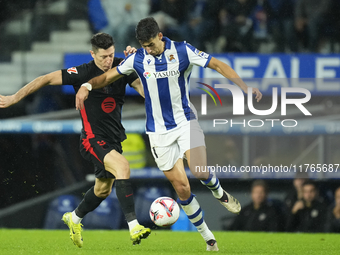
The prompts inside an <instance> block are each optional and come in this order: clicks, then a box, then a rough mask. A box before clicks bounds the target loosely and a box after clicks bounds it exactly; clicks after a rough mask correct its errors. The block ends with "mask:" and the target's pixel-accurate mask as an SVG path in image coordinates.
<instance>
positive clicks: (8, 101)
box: [0, 95, 17, 108]
mask: <svg viewBox="0 0 340 255" xmlns="http://www.w3.org/2000/svg"><path fill="white" fill-rule="evenodd" d="M15 103H17V102H16V100H15V96H14V95H11V96H3V95H0V108H7V107H9V106H11V105H13V104H15Z"/></svg>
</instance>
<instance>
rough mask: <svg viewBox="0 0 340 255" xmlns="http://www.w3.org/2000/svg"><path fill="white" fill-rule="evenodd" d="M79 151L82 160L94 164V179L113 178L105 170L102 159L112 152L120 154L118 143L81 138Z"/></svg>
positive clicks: (120, 146) (102, 139) (100, 139)
mask: <svg viewBox="0 0 340 255" xmlns="http://www.w3.org/2000/svg"><path fill="white" fill-rule="evenodd" d="M79 149H80V154H81V155H82V156H83V158H84V159H86V160H88V161H91V162H92V163H93V164H94V175H95V177H96V178H115V176H114V175H113V174H112V173H110V172H108V171H106V170H105V167H104V157H105V156H106V154H108V153H109V152H110V151H112V150H115V151H117V152H119V153H122V152H123V151H122V145H121V143H120V142H109V141H108V140H106V139H104V138H102V137H95V138H91V139H86V138H83V137H81V138H80V147H79Z"/></svg>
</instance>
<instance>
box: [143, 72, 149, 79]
mask: <svg viewBox="0 0 340 255" xmlns="http://www.w3.org/2000/svg"><path fill="white" fill-rule="evenodd" d="M143 75H144V77H145V78H146V79H149V78H150V77H151V73H149V72H144V73H143Z"/></svg>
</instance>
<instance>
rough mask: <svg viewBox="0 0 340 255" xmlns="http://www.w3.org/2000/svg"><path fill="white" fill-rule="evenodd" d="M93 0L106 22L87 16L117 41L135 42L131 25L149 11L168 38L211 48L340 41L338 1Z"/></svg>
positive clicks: (271, 48) (326, 47)
mask: <svg viewBox="0 0 340 255" xmlns="http://www.w3.org/2000/svg"><path fill="white" fill-rule="evenodd" d="M90 1H94V0H90ZM96 2H98V3H99V4H101V5H102V9H103V12H104V13H105V14H106V17H107V22H106V23H105V22H104V23H102V26H103V27H101V28H100V29H98V26H96V25H98V24H95V23H96V22H97V21H96V20H95V19H91V22H92V23H93V24H94V26H93V27H97V30H102V31H105V32H108V33H110V34H112V35H113V36H114V38H116V39H117V41H118V42H119V43H121V44H122V45H127V44H131V43H134V42H135V40H134V27H135V25H136V24H137V22H138V21H139V20H140V19H142V18H144V17H146V16H153V17H154V18H155V19H156V20H157V21H158V23H159V25H160V28H161V31H163V32H164V34H165V35H166V36H168V37H170V38H172V39H173V40H186V41H188V42H189V43H191V44H192V45H194V46H195V47H197V48H199V49H201V50H205V51H209V52H215V53H219V52H261V51H263V45H264V46H265V48H266V49H265V51H266V52H267V53H268V52H286V53H290V52H325V51H328V52H331V51H334V45H335V44H336V43H337V42H339V41H340V36H339V34H338V33H337V28H338V27H339V25H340V15H339V14H340V8H339V7H340V2H339V1H337V0H323V1H320V0H209V1H208V0H185V1H183V0H150V1H149V0H120V1H109V0H100V1H99V0H96ZM102 21H103V20H102V17H101V22H102ZM94 32H98V31H94ZM137 46H138V45H137ZM121 47H122V46H121ZM261 47H262V48H261Z"/></svg>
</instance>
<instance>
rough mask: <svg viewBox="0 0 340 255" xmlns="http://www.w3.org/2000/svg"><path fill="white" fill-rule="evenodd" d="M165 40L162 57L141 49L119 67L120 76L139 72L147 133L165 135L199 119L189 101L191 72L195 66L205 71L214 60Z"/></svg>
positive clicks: (197, 51) (194, 49)
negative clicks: (191, 120) (142, 88)
mask: <svg viewBox="0 0 340 255" xmlns="http://www.w3.org/2000/svg"><path fill="white" fill-rule="evenodd" d="M162 40H163V41H165V50H164V52H163V53H162V54H160V55H159V56H152V55H150V54H148V53H147V52H146V50H144V49H143V48H141V49H138V50H137V52H136V53H134V54H132V55H130V56H128V57H127V58H126V59H125V60H124V61H123V62H122V63H121V64H120V65H119V66H118V67H117V71H118V72H119V73H120V74H126V75H127V74H130V73H131V72H133V71H136V73H137V74H138V76H139V78H140V79H141V81H142V84H143V87H144V94H145V109H146V132H147V133H150V132H155V133H159V134H162V133H166V132H168V131H170V130H172V129H174V128H177V127H180V126H181V125H184V124H185V123H186V122H187V121H190V119H195V118H196V117H195V115H194V112H193V109H191V107H193V106H192V104H191V103H190V100H189V79H190V74H191V70H192V67H193V65H199V66H202V67H206V66H207V65H208V64H209V62H210V60H211V56H210V55H209V54H206V53H204V52H202V51H199V50H197V49H196V48H194V47H193V46H192V45H190V44H188V43H186V42H174V41H171V40H170V39H169V38H167V37H163V39H162Z"/></svg>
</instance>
